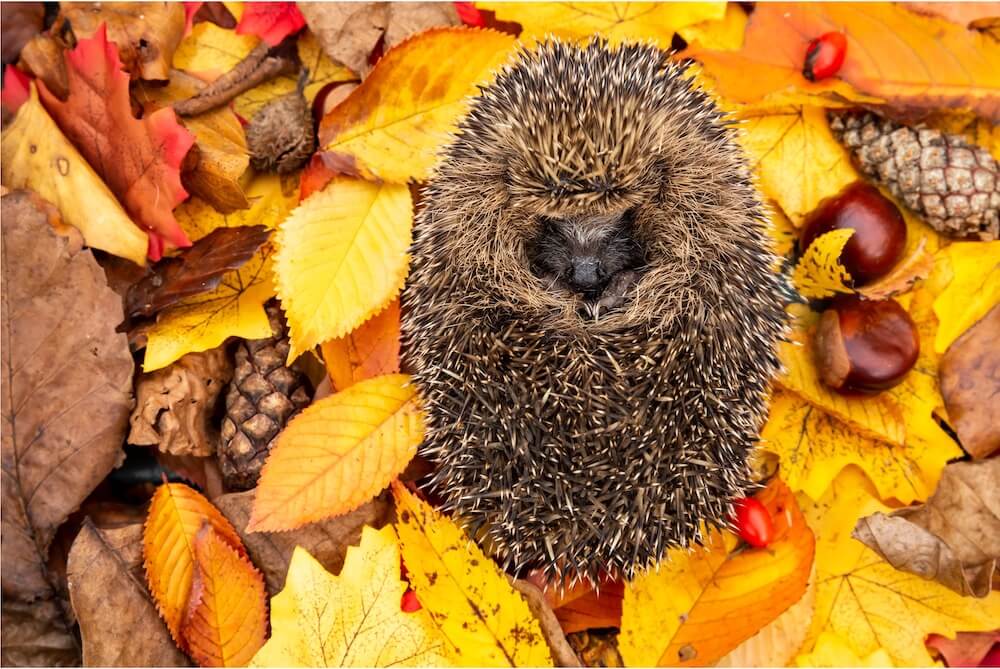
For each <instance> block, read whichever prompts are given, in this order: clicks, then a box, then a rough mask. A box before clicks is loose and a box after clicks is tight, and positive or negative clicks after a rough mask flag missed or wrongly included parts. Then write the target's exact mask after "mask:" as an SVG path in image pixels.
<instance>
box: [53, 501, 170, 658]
mask: <svg viewBox="0 0 1000 669" xmlns="http://www.w3.org/2000/svg"><path fill="white" fill-rule="evenodd" d="M68 576H69V593H70V598H71V600H72V602H73V610H74V611H76V617H77V620H79V622H80V635H81V637H82V638H83V663H84V665H85V666H88V667H93V666H116V667H122V666H125V667H127V666H136V667H142V666H146V667H150V666H152V667H176V666H185V667H186V666H190V662H188V659H187V658H186V657H185V656H184V654H183V653H181V652H180V651H179V650H178V649H177V646H175V645H174V642H173V640H172V639H171V638H170V632H168V631H167V626H166V624H165V623H164V622H163V621H162V620H161V619H160V616H159V614H158V613H157V612H156V605H155V604H154V603H153V600H152V599H151V598H150V596H149V591H148V590H147V589H146V581H145V575H144V573H143V568H142V525H141V524H135V525H128V526H126V527H122V528H119V529H113V530H100V529H97V528H96V527H95V526H94V524H93V523H92V522H90V520H89V519H88V520H86V521H84V523H83V527H82V528H81V529H80V534H78V535H77V537H76V541H74V542H73V548H72V549H71V550H70V554H69V567H68Z"/></svg>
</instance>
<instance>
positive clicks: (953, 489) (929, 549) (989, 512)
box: [852, 458, 1000, 598]
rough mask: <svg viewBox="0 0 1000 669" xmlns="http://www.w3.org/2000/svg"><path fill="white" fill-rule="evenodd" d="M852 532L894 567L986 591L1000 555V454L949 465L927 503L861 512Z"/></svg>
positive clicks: (958, 588)
mask: <svg viewBox="0 0 1000 669" xmlns="http://www.w3.org/2000/svg"><path fill="white" fill-rule="evenodd" d="M852 536H853V537H854V538H855V539H858V540H859V541H861V542H863V543H864V544H865V545H866V546H868V547H869V548H871V549H872V550H874V551H876V552H877V553H878V554H879V555H881V556H882V557H883V558H885V560H886V561H887V562H889V564H891V565H892V566H893V567H895V568H896V569H900V570H902V571H907V572H910V573H912V574H916V575H918V576H922V577H924V578H928V579H933V580H935V581H937V582H938V583H941V584H942V585H944V586H947V587H949V588H951V589H952V590H954V591H955V592H957V593H959V594H961V595H972V596H974V597H980V598H981V597H986V596H987V595H988V594H989V593H990V588H991V582H992V579H993V572H994V570H995V569H996V567H997V560H998V559H1000V458H992V459H990V460H982V461H978V462H956V463H953V464H950V465H948V466H946V467H945V468H944V472H942V474H941V481H940V482H939V483H938V487H937V490H935V491H934V494H933V495H931V497H930V498H929V499H928V500H927V503H926V504H920V505H917V506H914V507H908V508H904V509H899V510H898V511H894V512H892V513H891V514H890V515H888V516H886V515H885V514H883V513H875V514H872V515H870V516H867V517H864V518H861V519H860V520H859V521H858V523H857V525H856V526H855V528H854V532H853V533H852Z"/></svg>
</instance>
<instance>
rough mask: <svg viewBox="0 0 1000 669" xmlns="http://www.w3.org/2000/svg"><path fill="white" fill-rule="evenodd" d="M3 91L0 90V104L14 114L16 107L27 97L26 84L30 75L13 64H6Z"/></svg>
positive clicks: (29, 80) (28, 83)
mask: <svg viewBox="0 0 1000 669" xmlns="http://www.w3.org/2000/svg"><path fill="white" fill-rule="evenodd" d="M3 83H4V86H3V91H2V92H0V104H2V105H3V106H4V107H6V108H7V111H9V112H10V113H11V114H16V113H17V110H18V108H19V107H20V106H21V105H22V104H24V103H25V102H26V101H27V99H28V95H29V94H28V86H29V85H30V83H31V77H29V76H28V75H27V74H25V73H24V72H22V71H21V70H19V69H17V68H16V67H14V66H13V65H7V66H6V67H5V68H4V70H3Z"/></svg>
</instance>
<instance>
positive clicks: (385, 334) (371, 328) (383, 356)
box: [322, 299, 399, 391]
mask: <svg viewBox="0 0 1000 669" xmlns="http://www.w3.org/2000/svg"><path fill="white" fill-rule="evenodd" d="M322 348H323V361H324V362H325V363H326V371H327V373H328V374H329V375H330V381H331V382H332V383H333V389H334V391H340V390H343V389H344V388H346V387H348V386H350V385H353V384H355V383H357V382H358V381H364V380H365V379H370V378H372V377H375V376H381V375H382V374H395V373H396V372H398V371H399V300H398V299H397V300H394V301H393V302H392V304H390V305H389V306H388V307H386V308H385V309H384V310H382V311H381V312H380V313H378V314H376V315H375V316H373V317H371V318H370V319H368V320H367V321H365V322H364V323H362V324H361V326H360V327H358V329H357V330H355V331H353V332H351V333H350V334H348V335H346V336H344V337H340V338H339V339H331V340H330V341H328V342H324V343H323V345H322Z"/></svg>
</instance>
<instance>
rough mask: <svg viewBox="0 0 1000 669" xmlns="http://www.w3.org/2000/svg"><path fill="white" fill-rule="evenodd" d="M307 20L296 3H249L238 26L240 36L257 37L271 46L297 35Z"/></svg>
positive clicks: (244, 6) (237, 30) (244, 8)
mask: <svg viewBox="0 0 1000 669" xmlns="http://www.w3.org/2000/svg"><path fill="white" fill-rule="evenodd" d="M305 25H306V19H305V17H304V16H302V12H300V11H299V8H298V7H296V6H295V3H294V2H248V3H246V4H245V5H243V18H241V19H240V23H239V25H238V26H236V32H237V33H238V34H240V35H257V36H258V37H260V38H261V39H262V40H264V41H265V42H267V43H268V44H269V45H271V46H278V45H279V44H281V40H283V39H285V38H286V37H288V36H289V35H292V34H294V33H297V32H298V31H300V30H302V28H303V26H305Z"/></svg>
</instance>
